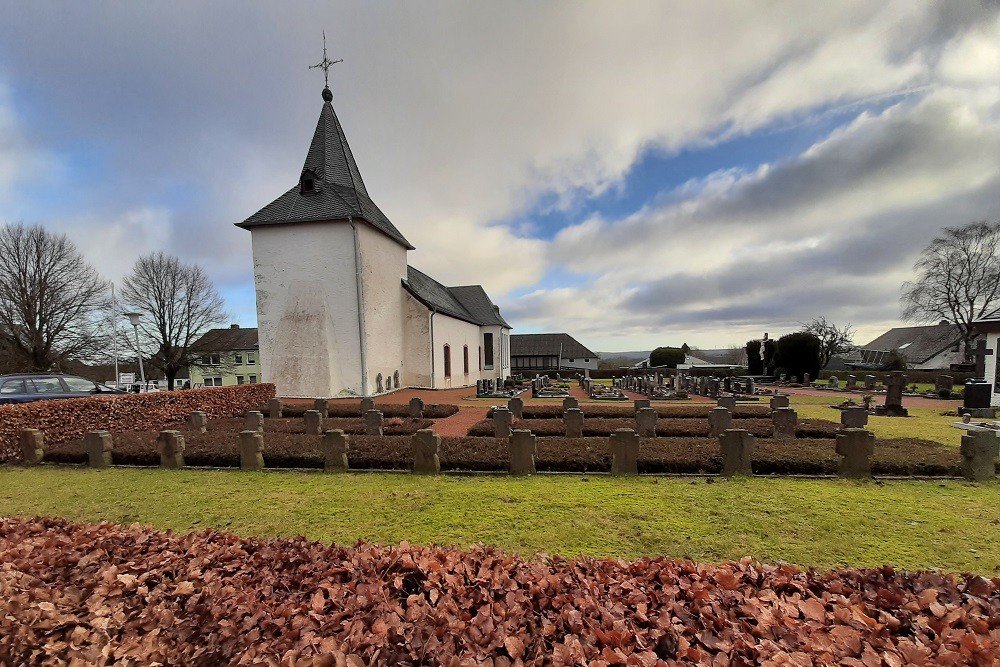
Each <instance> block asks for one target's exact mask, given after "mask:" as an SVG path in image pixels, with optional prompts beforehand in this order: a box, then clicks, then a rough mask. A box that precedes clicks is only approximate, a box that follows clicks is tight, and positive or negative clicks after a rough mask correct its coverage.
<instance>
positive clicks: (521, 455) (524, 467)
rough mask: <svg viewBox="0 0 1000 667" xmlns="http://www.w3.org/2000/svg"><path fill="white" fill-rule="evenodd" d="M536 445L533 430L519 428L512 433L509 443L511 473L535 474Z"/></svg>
mask: <svg viewBox="0 0 1000 667" xmlns="http://www.w3.org/2000/svg"><path fill="white" fill-rule="evenodd" d="M535 446H536V445H535V436H533V435H532V434H531V431H528V430H525V429H517V430H516V431H514V432H513V433H512V434H511V436H510V440H509V445H508V447H509V449H510V474H512V475H534V474H535Z"/></svg>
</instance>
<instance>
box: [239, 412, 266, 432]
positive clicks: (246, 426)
mask: <svg viewBox="0 0 1000 667" xmlns="http://www.w3.org/2000/svg"><path fill="white" fill-rule="evenodd" d="M243 430H244V431H263V430H264V413H263V412H257V411H256V410H250V411H249V412H247V413H246V416H245V417H244V418H243Z"/></svg>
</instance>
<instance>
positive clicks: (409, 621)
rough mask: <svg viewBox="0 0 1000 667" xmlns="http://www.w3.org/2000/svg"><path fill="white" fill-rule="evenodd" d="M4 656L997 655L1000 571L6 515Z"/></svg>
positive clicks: (140, 660)
mask: <svg viewBox="0 0 1000 667" xmlns="http://www.w3.org/2000/svg"><path fill="white" fill-rule="evenodd" d="M0 563H2V566H0V663H2V664H4V665H49V664H60V665H66V664H69V665H99V666H100V665H123V666H124V665H154V664H161V665H190V666H193V667H201V666H205V667H208V666H215V665H274V666H277V665H283V666H286V665H287V666H290V667H319V666H323V667H330V666H341V667H348V666H349V667H358V666H361V665H369V664H371V665H447V666H449V667H451V666H454V667H460V666H462V665H491V666H492V667H507V666H510V665H552V666H563V665H589V666H591V667H605V666H609V665H639V666H645V667H659V666H667V665H682V664H683V665H712V666H726V667H749V666H751V665H798V666H803V665H847V666H849V667H865V666H868V667H876V666H882V665H886V666H888V667H900V666H902V665H978V666H981V667H986V666H988V665H995V664H996V656H998V655H1000V579H992V580H989V579H985V578H982V577H973V576H964V577H953V576H951V575H946V574H941V573H935V572H914V573H910V572H897V571H895V570H893V569H892V568H890V567H883V568H880V569H860V570H858V569H841V570H834V571H831V572H815V571H806V572H803V571H800V570H798V569H796V568H794V567H791V566H787V565H762V564H759V563H756V562H753V561H751V560H749V559H744V560H742V561H740V562H738V563H726V564H721V565H704V564H698V563H693V562H689V561H674V560H668V559H665V558H643V559H639V560H636V561H631V562H626V561H621V560H601V559H593V558H587V557H580V558H578V559H576V560H571V561H567V560H563V559H562V558H558V557H555V558H548V557H544V556H536V557H533V558H523V557H520V556H517V555H511V554H506V553H504V552H502V551H498V550H496V549H492V548H488V547H477V548H474V549H472V550H470V551H459V550H455V549H445V548H440V547H417V546H411V545H409V544H406V543H403V544H400V545H399V546H398V547H383V546H372V545H367V544H362V543H359V544H357V545H355V546H354V547H341V546H324V545H322V544H318V543H316V542H310V541H308V540H306V539H304V538H283V539H266V540H265V539H241V538H239V537H237V536H235V535H232V534H228V533H222V532H216V531H203V532H198V533H190V534H184V535H175V534H171V533H164V532H159V531H155V530H152V529H149V528H145V527H141V526H128V527H124V526H118V525H110V524H100V525H79V524H72V523H68V522H66V521H63V520H58V519H23V518H7V519H3V520H0Z"/></svg>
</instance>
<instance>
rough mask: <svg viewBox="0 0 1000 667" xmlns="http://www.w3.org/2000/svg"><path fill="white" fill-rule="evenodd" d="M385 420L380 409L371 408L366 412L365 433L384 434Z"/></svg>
mask: <svg viewBox="0 0 1000 667" xmlns="http://www.w3.org/2000/svg"><path fill="white" fill-rule="evenodd" d="M384 426H385V420H383V419H382V412H381V411H380V410H369V411H368V412H366V413H365V435H382V434H383V429H384Z"/></svg>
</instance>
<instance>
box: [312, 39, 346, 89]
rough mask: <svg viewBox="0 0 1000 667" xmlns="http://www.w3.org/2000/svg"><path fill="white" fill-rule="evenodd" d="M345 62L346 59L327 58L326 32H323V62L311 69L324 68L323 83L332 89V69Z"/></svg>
mask: <svg viewBox="0 0 1000 667" xmlns="http://www.w3.org/2000/svg"><path fill="white" fill-rule="evenodd" d="M342 62H344V59H343V58H341V59H339V60H330V59H329V58H327V57H326V30H324V31H323V60H321V61H319V62H318V63H317V64H315V65H310V66H309V69H316V68H317V67H322V68H323V81H324V82H325V83H326V87H327V88H329V87H330V68H331V67H332V66H334V65H336V64H337V63H342Z"/></svg>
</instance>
